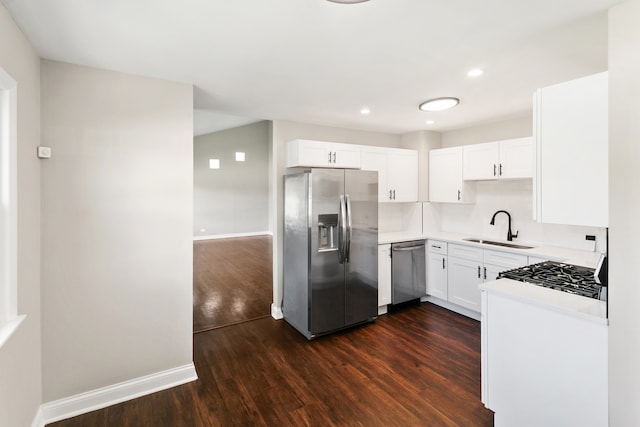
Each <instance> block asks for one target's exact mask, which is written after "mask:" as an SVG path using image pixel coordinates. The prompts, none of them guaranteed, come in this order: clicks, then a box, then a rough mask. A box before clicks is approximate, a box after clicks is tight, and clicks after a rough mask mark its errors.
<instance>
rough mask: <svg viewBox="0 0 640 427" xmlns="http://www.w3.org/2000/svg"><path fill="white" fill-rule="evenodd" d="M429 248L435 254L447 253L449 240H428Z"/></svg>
mask: <svg viewBox="0 0 640 427" xmlns="http://www.w3.org/2000/svg"><path fill="white" fill-rule="evenodd" d="M427 248H428V249H427V250H428V251H429V252H431V253H434V254H442V255H446V254H447V242H441V241H440V240H427Z"/></svg>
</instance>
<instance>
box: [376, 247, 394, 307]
mask: <svg viewBox="0 0 640 427" xmlns="http://www.w3.org/2000/svg"><path fill="white" fill-rule="evenodd" d="M387 304H391V245H379V246H378V306H381V305H387Z"/></svg>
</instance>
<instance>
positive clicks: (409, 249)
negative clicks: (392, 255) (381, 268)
mask: <svg viewBox="0 0 640 427" xmlns="http://www.w3.org/2000/svg"><path fill="white" fill-rule="evenodd" d="M423 248H424V245H416V246H405V247H401V248H393V249H392V251H393V252H407V251H417V250H419V249H423Z"/></svg>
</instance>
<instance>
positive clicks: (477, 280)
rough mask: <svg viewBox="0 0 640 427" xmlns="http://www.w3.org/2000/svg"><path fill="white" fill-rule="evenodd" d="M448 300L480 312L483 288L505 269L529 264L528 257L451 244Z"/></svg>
mask: <svg viewBox="0 0 640 427" xmlns="http://www.w3.org/2000/svg"><path fill="white" fill-rule="evenodd" d="M448 254H449V267H448V271H447V274H448V281H447V285H448V298H447V300H448V301H449V302H451V303H453V304H456V305H459V306H461V307H465V308H467V309H469V310H472V311H474V312H477V313H479V312H480V311H481V306H480V289H479V287H478V286H480V284H481V283H483V282H489V281H493V280H496V279H497V278H498V274H499V273H500V272H502V271H505V270H510V269H512V268H517V267H522V266H525V265H527V263H528V257H527V256H526V255H521V254H514V253H510V252H502V251H494V250H490V249H482V248H478V247H472V246H465V245H453V244H450V245H449V251H448Z"/></svg>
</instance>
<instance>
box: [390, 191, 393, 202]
mask: <svg viewBox="0 0 640 427" xmlns="http://www.w3.org/2000/svg"><path fill="white" fill-rule="evenodd" d="M389 200H393V199H392V198H391V190H389Z"/></svg>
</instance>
